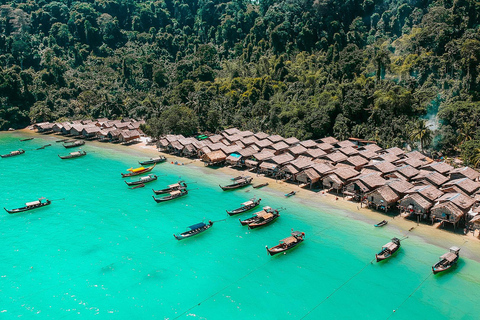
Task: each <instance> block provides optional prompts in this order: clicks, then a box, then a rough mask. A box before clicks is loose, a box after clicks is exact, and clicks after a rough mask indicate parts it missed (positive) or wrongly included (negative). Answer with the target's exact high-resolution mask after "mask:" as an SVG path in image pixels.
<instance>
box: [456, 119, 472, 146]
mask: <svg viewBox="0 0 480 320" xmlns="http://www.w3.org/2000/svg"><path fill="white" fill-rule="evenodd" d="M457 134H458V144H459V146H461V145H462V144H463V143H464V142H466V141H469V140H472V139H473V136H474V135H475V124H474V123H472V122H464V123H462V127H461V128H459V129H457Z"/></svg>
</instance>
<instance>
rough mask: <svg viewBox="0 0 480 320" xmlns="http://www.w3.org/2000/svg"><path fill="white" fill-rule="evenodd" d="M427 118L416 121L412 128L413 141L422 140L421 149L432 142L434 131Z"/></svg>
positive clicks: (411, 137)
mask: <svg viewBox="0 0 480 320" xmlns="http://www.w3.org/2000/svg"><path fill="white" fill-rule="evenodd" d="M430 127H431V126H430V125H428V124H427V120H422V119H419V120H417V121H415V122H414V123H413V125H412V128H411V134H410V139H411V141H412V142H420V150H422V151H424V147H425V146H426V145H428V144H430V142H432V131H431V130H430Z"/></svg>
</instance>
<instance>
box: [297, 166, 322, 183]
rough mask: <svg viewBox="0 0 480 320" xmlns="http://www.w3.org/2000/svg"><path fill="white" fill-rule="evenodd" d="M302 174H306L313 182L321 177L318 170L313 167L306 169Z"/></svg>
mask: <svg viewBox="0 0 480 320" xmlns="http://www.w3.org/2000/svg"><path fill="white" fill-rule="evenodd" d="M300 174H304V175H306V176H307V177H308V178H309V179H310V180H311V181H312V182H313V183H315V182H317V181H318V180H320V178H321V176H320V175H319V174H318V172H317V171H315V169H313V168H308V169H305V170H303V171H302V172H301V173H300Z"/></svg>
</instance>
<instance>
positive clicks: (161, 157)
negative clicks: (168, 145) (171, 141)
mask: <svg viewBox="0 0 480 320" xmlns="http://www.w3.org/2000/svg"><path fill="white" fill-rule="evenodd" d="M165 161H167V158H165V157H164V156H160V157H157V158H150V160H146V161H139V162H138V163H139V164H140V165H142V166H145V165H149V164H156V163H162V162H165Z"/></svg>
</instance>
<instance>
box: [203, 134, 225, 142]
mask: <svg viewBox="0 0 480 320" xmlns="http://www.w3.org/2000/svg"><path fill="white" fill-rule="evenodd" d="M223 139H224V136H222V135H220V134H216V135H213V136H210V137H208V138H207V139H206V140H209V141H210V142H212V143H218V142H220V141H222V140H223Z"/></svg>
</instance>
